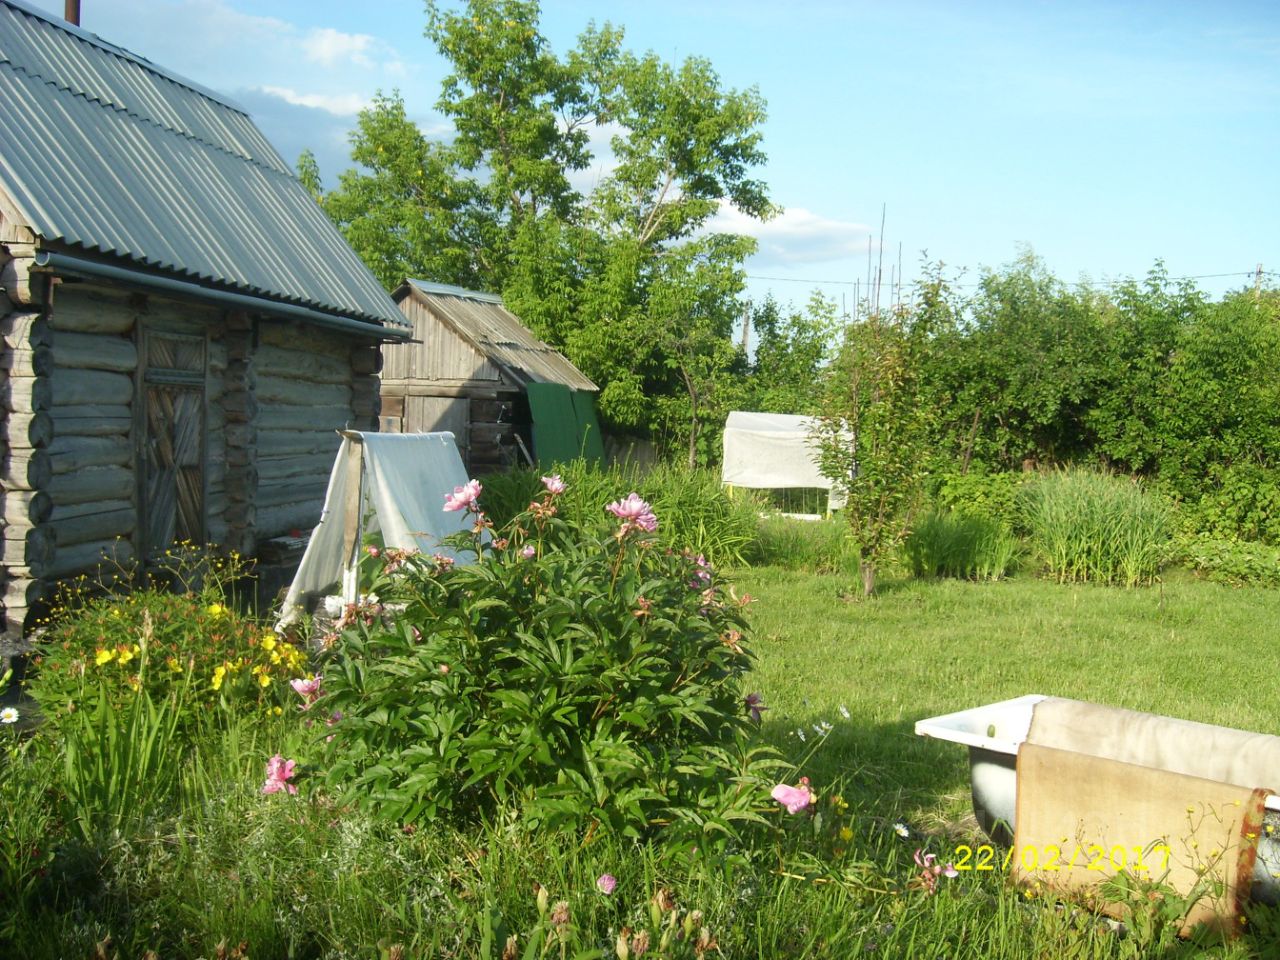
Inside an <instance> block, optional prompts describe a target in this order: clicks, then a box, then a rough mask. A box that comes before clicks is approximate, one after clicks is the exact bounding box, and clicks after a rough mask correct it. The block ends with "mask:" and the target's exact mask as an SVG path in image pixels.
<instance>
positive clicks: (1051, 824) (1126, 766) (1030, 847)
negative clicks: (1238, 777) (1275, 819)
mask: <svg viewBox="0 0 1280 960" xmlns="http://www.w3.org/2000/svg"><path fill="white" fill-rule="evenodd" d="M1269 792H1270V791H1269V790H1265V789H1252V788H1250V787H1242V786H1236V785H1232V784H1225V783H1221V782H1219V781H1216V780H1208V779H1204V778H1201V777H1193V776H1188V775H1186V774H1184V773H1176V772H1171V771H1168V770H1161V769H1157V768H1154V767H1149V766H1141V765H1138V764H1132V763H1123V762H1120V761H1117V760H1113V759H1108V758H1106V757H1099V756H1091V755H1089V754H1086V753H1077V752H1074V751H1070V750H1059V749H1056V748H1053V747H1045V746H1040V745H1038V744H1034V743H1025V744H1023V746H1022V748H1021V750H1020V751H1019V753H1018V798H1017V819H1016V832H1015V837H1014V847H1013V850H1012V853H1011V861H1010V872H1011V873H1012V875H1013V876H1014V878H1015V879H1016V880H1017V881H1018V882H1020V883H1022V884H1029V885H1034V884H1037V883H1038V884H1041V885H1042V887H1043V888H1047V889H1048V890H1049V891H1051V892H1054V893H1058V894H1062V895H1072V896H1076V897H1083V898H1085V899H1086V900H1093V901H1095V902H1096V903H1097V904H1098V906H1099V907H1101V908H1103V909H1104V910H1105V911H1106V912H1108V913H1110V914H1111V915H1112V916H1115V917H1117V918H1119V919H1124V915H1125V912H1126V907H1125V904H1123V903H1119V904H1116V903H1110V904H1108V903H1106V898H1105V897H1103V896H1102V894H1101V891H1099V889H1098V886H1099V884H1101V883H1102V882H1103V881H1104V880H1106V879H1107V878H1108V877H1111V876H1114V875H1115V874H1116V873H1118V872H1120V871H1122V870H1124V871H1128V872H1129V873H1130V874H1131V875H1132V876H1134V877H1135V878H1137V879H1139V880H1145V881H1148V882H1160V883H1163V884H1166V885H1167V886H1168V887H1171V888H1172V889H1173V890H1175V891H1177V894H1178V895H1179V896H1181V897H1186V898H1188V899H1189V900H1194V902H1193V903H1191V905H1190V907H1189V910H1188V912H1187V915H1186V923H1185V925H1184V926H1183V928H1182V932H1183V933H1184V934H1186V933H1188V932H1189V931H1190V929H1191V928H1192V927H1194V926H1196V925H1198V924H1202V923H1206V924H1211V925H1213V926H1215V927H1217V928H1218V929H1219V930H1221V931H1222V932H1223V933H1225V934H1227V935H1231V934H1234V933H1236V932H1237V931H1238V928H1239V915H1240V906H1241V904H1242V903H1244V902H1245V901H1246V900H1247V899H1248V896H1249V882H1250V877H1251V875H1252V872H1253V865H1254V860H1255V858H1256V853H1257V837H1258V834H1259V831H1260V830H1261V827H1262V805H1263V802H1264V800H1265V798H1266V796H1267V794H1268V793H1269Z"/></svg>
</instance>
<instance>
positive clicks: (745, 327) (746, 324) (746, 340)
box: [742, 300, 751, 358]
mask: <svg viewBox="0 0 1280 960" xmlns="http://www.w3.org/2000/svg"><path fill="white" fill-rule="evenodd" d="M742 353H743V355H744V356H746V357H747V358H750V356H751V301H750V300H748V301H747V305H746V307H745V308H744V309H743V311H742Z"/></svg>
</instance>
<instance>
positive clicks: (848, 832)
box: [840, 827, 853, 843]
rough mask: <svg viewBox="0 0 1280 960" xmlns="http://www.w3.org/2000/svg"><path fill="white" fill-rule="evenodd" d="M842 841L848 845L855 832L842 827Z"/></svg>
mask: <svg viewBox="0 0 1280 960" xmlns="http://www.w3.org/2000/svg"><path fill="white" fill-rule="evenodd" d="M840 839H841V840H843V841H845V842H846V843H848V842H849V841H850V840H852V839H853V831H852V830H850V829H849V828H848V827H841V828H840Z"/></svg>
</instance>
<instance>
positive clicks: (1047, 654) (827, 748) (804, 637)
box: [736, 568, 1280, 821]
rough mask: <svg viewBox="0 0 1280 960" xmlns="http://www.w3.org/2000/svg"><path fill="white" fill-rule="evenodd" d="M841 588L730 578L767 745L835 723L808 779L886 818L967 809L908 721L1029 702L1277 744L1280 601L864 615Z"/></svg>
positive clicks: (1008, 593)
mask: <svg viewBox="0 0 1280 960" xmlns="http://www.w3.org/2000/svg"><path fill="white" fill-rule="evenodd" d="M853 579H854V578H852V577H839V576H813V575H810V574H801V573H792V572H788V571H785V570H779V569H776V568H761V569H753V570H744V571H741V572H739V573H738V574H736V580H737V583H738V589H739V591H746V592H749V593H750V594H751V595H752V596H754V597H757V598H758V602H757V603H755V604H754V605H753V606H752V618H751V619H752V623H753V626H754V628H755V631H756V650H757V653H758V654H759V658H760V659H759V664H758V670H757V681H756V685H757V686H758V687H759V689H760V691H761V693H762V694H763V695H764V699H765V702H766V703H767V704H769V706H770V708H771V710H770V712H769V713H768V714H767V715H766V716H767V720H768V723H767V730H768V733H769V734H770V736H771V738H772V739H774V740H775V741H777V742H780V743H787V742H790V743H791V744H793V749H794V746H798V745H799V741H798V739H797V738H796V737H795V735H794V732H793V731H794V730H795V728H797V727H799V728H802V729H805V730H806V733H807V734H809V735H810V736H811V734H812V730H811V726H812V724H814V723H816V722H822V721H827V722H830V723H832V724H834V725H835V726H834V730H833V731H832V733H831V735H830V737H829V739H828V741H827V743H826V744H825V745H824V746H823V748H822V749H821V750H820V751H819V752H818V753H817V755H816V756H815V758H814V762H813V769H814V771H815V774H816V775H820V776H823V777H827V778H830V777H833V776H836V775H839V774H841V773H850V774H852V775H853V776H854V777H855V778H856V779H857V781H858V782H859V783H861V784H863V785H864V786H865V787H866V788H867V789H868V790H869V791H870V793H871V795H872V796H873V797H874V798H875V802H876V805H877V806H879V807H881V808H882V812H883V813H884V814H885V815H889V814H894V813H896V814H900V815H905V816H910V817H914V818H917V819H921V818H923V819H924V820H930V819H932V820H938V819H942V820H947V821H951V820H955V819H958V818H959V817H961V816H962V815H963V813H964V811H965V809H966V808H967V806H968V794H967V791H968V767H967V754H966V751H965V750H964V748H963V747H960V746H957V745H954V744H949V743H940V742H936V741H930V740H926V739H924V738H921V737H916V736H915V735H914V734H913V732H912V731H913V727H914V725H915V722H916V721H917V720H920V719H922V718H924V717H930V716H935V715H937V714H942V713H949V712H952V711H955V710H961V709H965V708H967V707H973V706H978V705H980V704H984V703H990V702H993V701H996V700H1004V699H1008V698H1010V697H1016V696H1021V695H1023V694H1027V693H1043V694H1049V695H1053V696H1062V697H1071V698H1075V699H1080V700H1091V701H1095V702H1098V703H1105V704H1109V705H1112V706H1119V707H1128V708H1131V709H1134V710H1143V711H1148V712H1153V713H1162V714H1167V715H1169V716H1175V717H1182V718H1186V719H1189V720H1199V721H1203V722H1206V723H1216V724H1222V725H1225V726H1232V727H1240V728H1243V729H1247V730H1256V731H1260V732H1264V733H1273V734H1280V685H1277V684H1275V683H1274V682H1272V679H1271V678H1273V677H1274V676H1275V675H1276V671H1277V667H1280V647H1277V644H1276V642H1275V641H1276V640H1277V638H1278V632H1280V631H1278V625H1280V592H1278V591H1274V590H1267V589H1262V588H1232V587H1225V586H1220V585H1217V584H1211V583H1205V582H1202V581H1197V580H1193V579H1190V578H1179V579H1176V580H1174V581H1173V582H1171V583H1165V584H1163V585H1162V586H1160V585H1158V586H1155V587H1151V588H1142V589H1134V590H1124V589H1118V588H1108V587H1093V586H1066V585H1060V584H1056V583H1050V582H1045V581H1040V580H1033V579H1023V578H1020V579H1014V580H1006V581H1001V582H998V583H968V582H961V581H955V580H942V581H933V582H929V581H909V580H900V581H894V580H888V581H886V582H884V583H883V584H882V586H881V587H880V588H879V590H878V592H877V596H876V597H874V598H873V599H871V600H869V601H868V600H862V599H861V598H860V595H859V593H858V591H857V590H856V588H855V584H854V582H853ZM840 705H845V706H846V707H847V709H848V710H849V712H850V714H851V719H850V720H849V721H845V720H844V718H843V717H842V716H841V715H840V714H839V712H838V711H839V707H840Z"/></svg>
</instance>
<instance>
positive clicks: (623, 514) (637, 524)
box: [605, 490, 658, 533]
mask: <svg viewBox="0 0 1280 960" xmlns="http://www.w3.org/2000/svg"><path fill="white" fill-rule="evenodd" d="M605 509H606V510H608V511H609V512H610V513H612V514H613V515H614V516H615V517H617V518H618V519H619V520H622V521H624V522H623V524H622V532H623V533H626V532H627V531H628V530H631V529H640V530H647V531H649V532H650V533H652V532H653V531H654V530H657V529H658V518H657V517H656V516H654V513H653V507H651V506H649V504H648V503H646V502H645V501H644V500H641V499H640V495H639V494H638V493H636V492H635V491H634V490H633V491H632V492H631V493H629V494H627V498H626V499H625V500H617V501H615V502H613V503H611V504H609V505H608V506H607V507H605Z"/></svg>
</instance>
